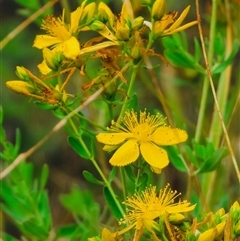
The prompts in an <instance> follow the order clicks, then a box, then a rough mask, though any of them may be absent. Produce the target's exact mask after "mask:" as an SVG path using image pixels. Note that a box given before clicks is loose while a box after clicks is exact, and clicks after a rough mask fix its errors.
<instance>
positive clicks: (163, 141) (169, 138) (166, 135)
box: [152, 126, 188, 146]
mask: <svg viewBox="0 0 240 241" xmlns="http://www.w3.org/2000/svg"><path fill="white" fill-rule="evenodd" d="M187 138H188V135H187V133H186V131H183V130H180V129H177V128H171V127H167V126H162V127H159V128H157V129H156V130H155V132H154V133H153V134H152V141H153V142H154V143H155V144H157V145H161V146H168V145H175V144H178V143H181V142H183V141H186V140H187Z"/></svg>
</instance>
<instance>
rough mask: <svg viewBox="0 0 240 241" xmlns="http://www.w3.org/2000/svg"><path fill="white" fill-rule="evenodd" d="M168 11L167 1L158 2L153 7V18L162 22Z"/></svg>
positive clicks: (159, 0) (158, 0)
mask: <svg viewBox="0 0 240 241" xmlns="http://www.w3.org/2000/svg"><path fill="white" fill-rule="evenodd" d="M166 11H167V4H166V0H156V1H155V2H154V4H153V6H152V17H153V18H154V19H155V20H160V19H161V18H162V17H163V15H164V14H165V13H166Z"/></svg>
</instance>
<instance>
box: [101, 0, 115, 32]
mask: <svg viewBox="0 0 240 241" xmlns="http://www.w3.org/2000/svg"><path fill="white" fill-rule="evenodd" d="M98 15H99V16H98V17H99V18H100V21H102V22H105V21H108V22H109V24H110V26H111V27H112V28H114V27H113V26H114V19H115V18H114V14H113V13H112V10H111V9H110V8H109V7H108V6H107V5H106V4H105V3H104V2H100V3H99V5H98Z"/></svg>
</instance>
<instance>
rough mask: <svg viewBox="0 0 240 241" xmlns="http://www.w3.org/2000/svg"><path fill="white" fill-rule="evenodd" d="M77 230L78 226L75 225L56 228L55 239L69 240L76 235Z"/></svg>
mask: <svg viewBox="0 0 240 241" xmlns="http://www.w3.org/2000/svg"><path fill="white" fill-rule="evenodd" d="M78 230H79V226H78V225H77V224H70V225H67V226H62V227H59V228H57V230H56V236H57V238H69V237H71V236H72V235H73V234H76V233H77V232H78Z"/></svg>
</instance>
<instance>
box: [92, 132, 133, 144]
mask: <svg viewBox="0 0 240 241" xmlns="http://www.w3.org/2000/svg"><path fill="white" fill-rule="evenodd" d="M131 137H132V134H131V133H100V134H98V135H97V136H96V138H97V140H98V141H99V142H101V143H103V144H106V145H118V144H120V143H122V142H124V141H125V140H126V139H127V138H131Z"/></svg>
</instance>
